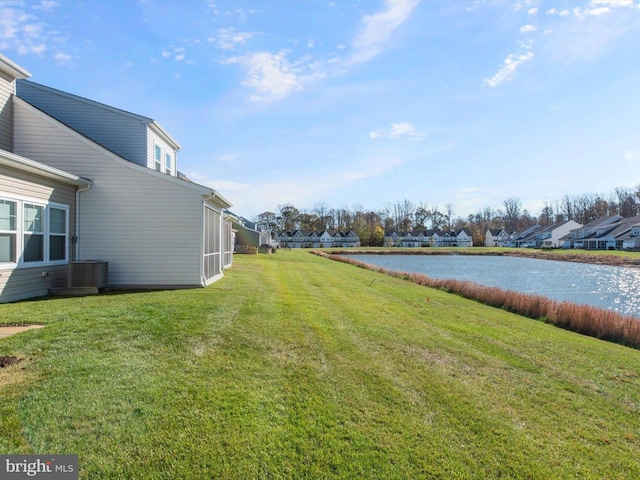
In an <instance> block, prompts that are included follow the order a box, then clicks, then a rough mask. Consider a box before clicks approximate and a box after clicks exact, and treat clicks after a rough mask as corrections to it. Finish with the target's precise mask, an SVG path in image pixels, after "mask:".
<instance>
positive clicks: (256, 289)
mask: <svg viewBox="0 0 640 480" xmlns="http://www.w3.org/2000/svg"><path fill="white" fill-rule="evenodd" d="M25 320H26V321H30V322H33V323H44V324H46V325H47V327H46V328H44V329H41V330H34V331H30V332H27V333H23V334H20V335H17V336H14V337H10V338H8V339H4V340H0V356H4V355H15V356H18V357H21V358H24V361H23V362H22V363H20V364H18V365H14V366H10V367H7V368H4V369H1V370H0V452H2V453H50V454H53V453H75V454H78V455H79V464H80V478H84V479H208V478H229V479H248V478H274V479H278V478H309V479H318V478H345V479H352V478H374V479H375V478H379V479H390V478H391V479H393V478H407V479H415V478H443V479H450V478H460V479H466V478H517V479H521V478H531V479H553V478H561V479H567V478H579V479H588V478H607V479H614V478H625V479H626V478H640V456H639V455H638V454H639V453H640V378H639V374H640V351H638V350H634V349H630V348H626V347H622V346H619V345H615V344H610V343H607V342H603V341H599V340H596V339H592V338H588V337H583V336H580V335H577V334H574V333H571V332H567V331H564V330H561V329H558V328H555V327H553V326H550V325H546V324H544V323H542V322H537V321H534V320H529V319H525V318H523V317H519V316H517V315H513V314H510V313H507V312H504V311H502V310H499V309H495V308H491V307H487V306H483V305H480V304H478V303H475V302H473V301H469V300H465V299H462V298H460V297H457V296H455V295H452V294H447V293H445V292H442V291H439V290H434V289H429V288H426V287H421V286H418V285H415V284H412V283H410V282H408V281H404V280H401V279H396V278H391V277H387V276H384V275H382V274H378V273H374V272H369V271H366V270H362V269H359V268H356V267H353V266H350V265H345V264H340V263H337V262H332V261H330V260H326V259H323V258H320V257H317V256H315V255H310V254H309V253H308V252H306V251H295V250H294V251H279V252H278V253H277V254H275V255H259V256H255V255H253V256H236V258H235V260H234V266H233V268H232V269H231V270H228V271H227V272H226V275H225V278H223V279H222V280H221V281H219V282H217V283H215V284H213V285H212V286H210V287H208V288H206V289H197V290H183V291H163V292H150V293H119V294H110V295H103V296H96V297H85V298H67V299H48V300H43V301H32V302H22V303H16V304H10V305H0V323H11V322H20V321H25Z"/></svg>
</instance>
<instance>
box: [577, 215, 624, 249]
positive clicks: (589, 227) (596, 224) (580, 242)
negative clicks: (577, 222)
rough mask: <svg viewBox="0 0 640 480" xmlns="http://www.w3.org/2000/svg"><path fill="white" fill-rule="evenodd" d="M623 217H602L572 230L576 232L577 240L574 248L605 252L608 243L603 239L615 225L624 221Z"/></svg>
mask: <svg viewBox="0 0 640 480" xmlns="http://www.w3.org/2000/svg"><path fill="white" fill-rule="evenodd" d="M622 218H623V217H622V216H621V215H611V216H607V217H600V218H596V219H595V220H592V221H591V222H589V223H587V224H585V225H583V226H582V227H579V228H577V229H574V230H572V232H575V235H574V236H575V239H574V242H573V245H572V247H573V248H583V249H585V250H596V249H599V250H604V249H606V248H607V242H606V240H603V239H598V237H602V236H603V235H605V233H606V232H608V231H610V230H611V229H612V228H613V225H614V224H616V223H617V222H619V221H620V220H622Z"/></svg>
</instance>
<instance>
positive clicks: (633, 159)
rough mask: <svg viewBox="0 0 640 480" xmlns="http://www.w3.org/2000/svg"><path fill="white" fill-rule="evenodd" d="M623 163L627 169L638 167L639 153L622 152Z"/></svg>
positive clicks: (631, 151)
mask: <svg viewBox="0 0 640 480" xmlns="http://www.w3.org/2000/svg"><path fill="white" fill-rule="evenodd" d="M624 161H625V163H626V164H627V166H628V167H635V166H639V167H640V151H634V150H626V151H625V152H624Z"/></svg>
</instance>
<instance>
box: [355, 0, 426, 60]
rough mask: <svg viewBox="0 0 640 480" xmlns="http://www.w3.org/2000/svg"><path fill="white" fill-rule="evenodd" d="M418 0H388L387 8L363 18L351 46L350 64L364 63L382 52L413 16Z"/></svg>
mask: <svg viewBox="0 0 640 480" xmlns="http://www.w3.org/2000/svg"><path fill="white" fill-rule="evenodd" d="M417 5H418V1H417V0H386V2H385V9H384V10H383V11H381V12H378V13H374V14H371V15H365V16H364V17H363V18H362V23H363V26H362V28H361V29H360V31H359V32H358V34H357V35H356V37H355V38H354V40H353V42H352V43H351V46H352V47H353V54H352V56H351V58H350V59H349V61H348V63H349V64H354V63H363V62H367V61H368V60H371V59H372V58H373V57H375V56H376V55H378V54H379V53H381V52H382V51H383V49H384V44H385V43H386V42H387V41H388V40H389V38H390V37H391V35H392V34H393V32H394V31H396V30H397V29H398V27H400V25H402V24H403V23H404V22H406V21H407V19H408V18H409V17H410V16H411V13H412V12H413V9H414V8H415V7H416V6H417Z"/></svg>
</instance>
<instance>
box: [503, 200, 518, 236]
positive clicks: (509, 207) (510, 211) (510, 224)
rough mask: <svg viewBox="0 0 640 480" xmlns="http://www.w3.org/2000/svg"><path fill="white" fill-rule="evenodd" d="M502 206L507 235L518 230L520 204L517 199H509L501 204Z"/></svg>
mask: <svg viewBox="0 0 640 480" xmlns="http://www.w3.org/2000/svg"><path fill="white" fill-rule="evenodd" d="M502 204H503V205H504V211H505V215H504V222H505V224H506V226H507V228H508V229H509V233H511V232H515V231H516V230H517V229H518V220H519V219H520V211H521V209H522V202H521V201H520V199H519V198H517V197H509V198H507V199H505V200H504V202H502Z"/></svg>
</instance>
